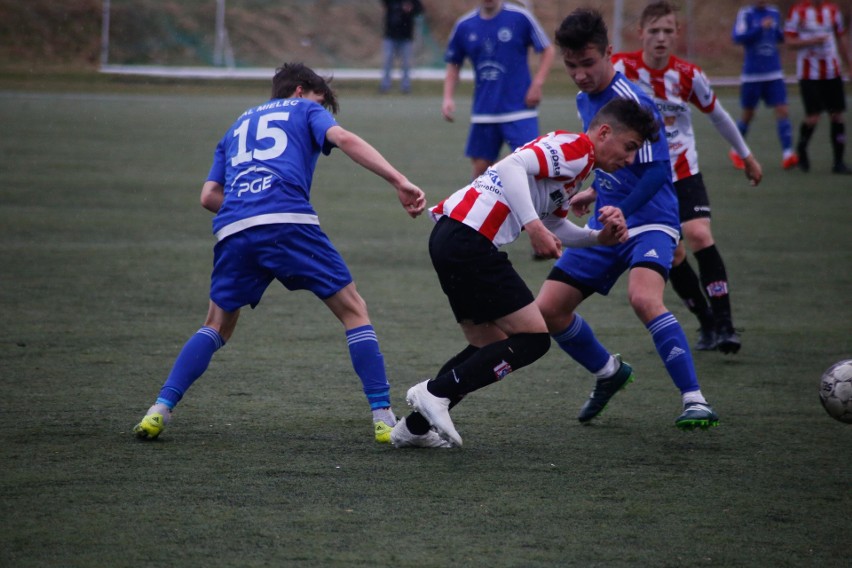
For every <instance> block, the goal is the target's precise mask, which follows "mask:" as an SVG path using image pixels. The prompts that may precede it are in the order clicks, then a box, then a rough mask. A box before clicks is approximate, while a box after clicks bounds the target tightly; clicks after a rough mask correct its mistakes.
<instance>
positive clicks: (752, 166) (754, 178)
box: [743, 154, 763, 186]
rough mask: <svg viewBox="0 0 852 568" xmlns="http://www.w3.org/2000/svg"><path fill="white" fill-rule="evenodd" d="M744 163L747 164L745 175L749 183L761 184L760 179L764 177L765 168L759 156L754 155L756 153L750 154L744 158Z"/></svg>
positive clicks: (752, 184) (753, 184)
mask: <svg viewBox="0 0 852 568" xmlns="http://www.w3.org/2000/svg"><path fill="white" fill-rule="evenodd" d="M743 164H745V175H746V177H747V178H748V183H749V185H751V186H755V185H757V184H759V183H760V180H762V179H763V168H762V167H761V166H760V162H758V161H757V158H755V157H754V154H749V155H748V156H747V157H745V158H743Z"/></svg>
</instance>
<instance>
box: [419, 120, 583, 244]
mask: <svg viewBox="0 0 852 568" xmlns="http://www.w3.org/2000/svg"><path fill="white" fill-rule="evenodd" d="M513 157H517V158H521V159H522V160H523V163H524V166H525V168H526V171H527V183H528V186H529V187H528V188H527V191H529V193H530V196H531V197H532V203H533V207H534V208H535V211H536V212H537V213H538V215H539V218H540V219H542V220H544V219H545V217H547V216H548V215H554V216H556V217H560V218H563V219H564V218H565V216H566V215H567V214H568V210H569V207H568V200H569V199H570V198H571V197H573V196H574V194H575V193H577V192H578V191H579V190H580V187H581V185H582V183H583V180H585V179H586V178H587V177H588V176H589V174H590V173H591V172H592V169H593V168H594V165H595V148H594V146H593V145H592V141H591V140H590V139H589V137H588V136H586V135H585V134H574V133H571V132H565V131H561V130H558V131H556V132H550V133H548V134H545V135H544V136H539V137H538V138H536V139H535V140H533V141H532V142H528V143H527V144H525V145H524V146H521V147H520V148H518V149H517V150H515V152H514V154H513ZM506 159H508V158H506ZM430 214H431V216H432V219H433V220H435V221H437V220H438V219H439V218H440V217H442V216H448V217H450V218H452V219H455V220H456V221H459V222H461V223H464V224H465V225H467V226H469V227H471V228H473V229H475V230H477V231H479V232H480V233H481V234H482V235H484V236H485V237H487V238H488V239H490V240H491V242H493V243H494V246H497V247H500V246H502V245H505V244H508V243H511V242H512V241H514V240H515V239H517V238H518V236H519V235H520V234H521V229H522V228H523V224H524V222H523V221H522V220H521V219H520V218H519V217H518V215H517V214H516V213H515V212H514V211H512V208H511V206H510V204H509V200H507V199H506V195H505V192H504V190H503V182H502V180H501V179H500V175H499V174H498V172H497V170H496V169H495V167H494V166H492V167H491V168H488V170H486V172H485V173H484V174H482V175H481V176H479V177H478V178H476V179H475V180H473V182H472V183H471V184H470V185H467V186H465V187H463V188H461V189H459V190H458V191H456V192H455V193H453V194H452V195H451V196H449V197H447V198H446V199H444V200H443V201H441V202H440V203H438V204H437V205H435V206H434V207H432V208H431V209H430ZM526 222H529V220H527V221H526Z"/></svg>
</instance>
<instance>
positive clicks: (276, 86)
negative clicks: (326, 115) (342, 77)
mask: <svg viewBox="0 0 852 568" xmlns="http://www.w3.org/2000/svg"><path fill="white" fill-rule="evenodd" d="M329 83H331V78H330V77H329V78H328V79H324V78H323V77H320V76H319V75H317V74H316V72H314V70H313V69H311V68H310V67H308V66H307V65H305V64H303V63H285V64H284V65H282V66H281V67H279V68H278V69H276V70H275V76H274V77H273V78H272V98H273V99H286V98H289V97H291V96H292V95H293V93H295V92H296V87H302V89H303V90H305V91H312V92H314V93H319V94H322V96H323V103H322V106H324V107H325V108H327V109H328V110H330V111H331V112H332V113H333V114H337V111H338V109H339V107H338V105H337V96H336V95H335V93H334V91H333V90H332V88H331V87H330V86H329Z"/></svg>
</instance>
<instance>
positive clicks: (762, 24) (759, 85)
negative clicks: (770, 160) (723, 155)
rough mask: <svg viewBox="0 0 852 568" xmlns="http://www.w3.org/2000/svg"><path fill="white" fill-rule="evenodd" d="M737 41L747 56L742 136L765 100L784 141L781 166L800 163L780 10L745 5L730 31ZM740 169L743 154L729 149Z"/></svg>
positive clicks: (758, 4)
mask: <svg viewBox="0 0 852 568" xmlns="http://www.w3.org/2000/svg"><path fill="white" fill-rule="evenodd" d="M731 37H732V38H733V40H734V42H736V43H738V44H740V45H742V46H743V50H744V52H745V57H744V59H743V69H742V73H741V74H740V106H741V107H742V111H743V112H742V117H741V118H740V120H739V121H737V127H738V128H739V129H740V132H741V133H742V135H743V137H745V135H746V134H748V129H749V125H750V124H751V121H752V119H754V115H755V112H756V109H757V105H759V104H760V101H761V100H763V101H764V102H765V103H766V105H767V106H770V107H772V108H773V109H775V124H776V129H777V131H778V141H779V142H780V143H781V152H782V154H781V167H782V168H784V169H785V170H788V169H790V168H793V167H795V166H796V164H798V163H799V157H798V156H797V155H796V152H795V151H794V150H793V126H792V125H791V124H790V118H789V107H788V106H787V86H786V85H785V84H784V70H783V68H782V67H781V55H780V54H779V52H778V46H779V45H780V44H782V43H783V42H784V20H783V19H782V17H781V13H780V12H779V11H778V9H777V8H776V7H775V6H770V5H769V2H766V1H763V0H761V1H759V2H755V3H754V6H743V7H742V8H740V10H739V11H738V12H737V19H736V20H735V21H734V28H733V30H732V31H731ZM729 156H730V158H731V161H732V162H733V163H734V167H736V168H737V169H740V170H741V169H743V168H745V164H744V163H743V159H742V157H740V155H739V154H737V153H736V151H734V150H733V149H731V151H730V152H729Z"/></svg>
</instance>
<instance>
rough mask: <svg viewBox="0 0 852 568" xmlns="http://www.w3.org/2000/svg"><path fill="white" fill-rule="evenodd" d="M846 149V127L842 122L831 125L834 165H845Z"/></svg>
mask: <svg viewBox="0 0 852 568" xmlns="http://www.w3.org/2000/svg"><path fill="white" fill-rule="evenodd" d="M845 148H846V125H845V124H843V123H842V122H832V123H831V149H832V151H833V152H834V165H835V166H837V165H840V164H842V163H843V151H844V149H845Z"/></svg>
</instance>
